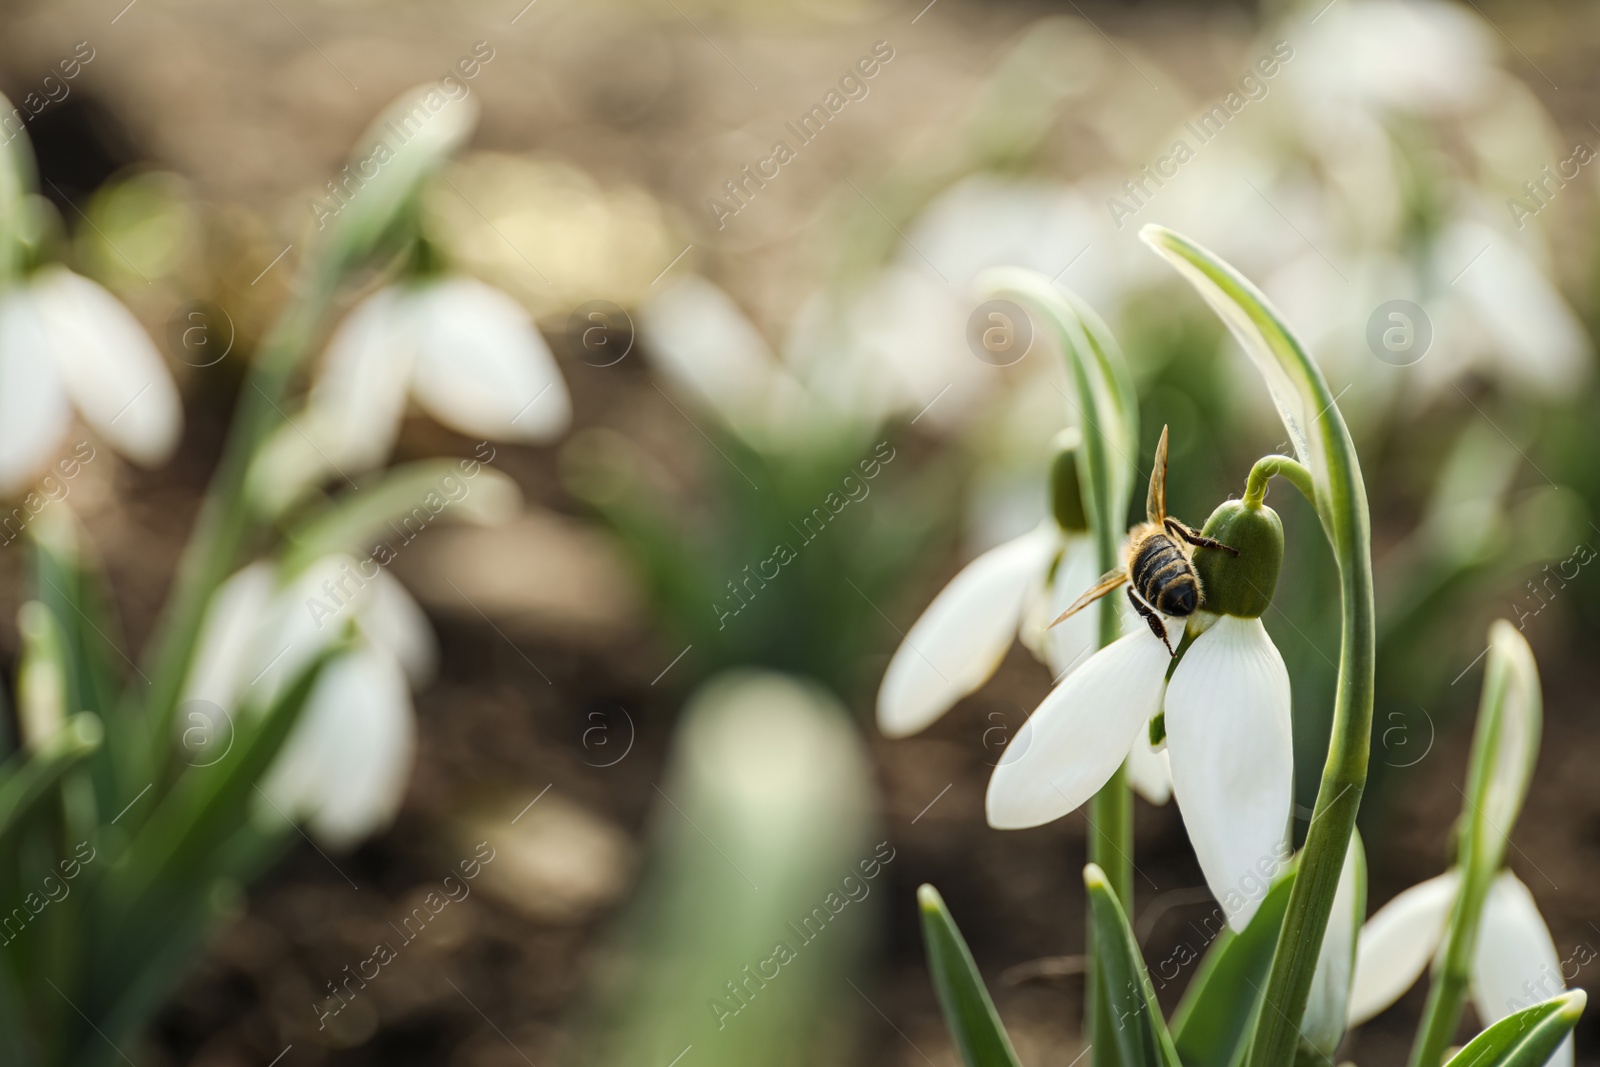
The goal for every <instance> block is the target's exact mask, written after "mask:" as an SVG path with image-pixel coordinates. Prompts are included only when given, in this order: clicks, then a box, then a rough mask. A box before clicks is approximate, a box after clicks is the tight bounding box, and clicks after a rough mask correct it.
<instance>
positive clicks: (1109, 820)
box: [1084, 522, 1133, 1067]
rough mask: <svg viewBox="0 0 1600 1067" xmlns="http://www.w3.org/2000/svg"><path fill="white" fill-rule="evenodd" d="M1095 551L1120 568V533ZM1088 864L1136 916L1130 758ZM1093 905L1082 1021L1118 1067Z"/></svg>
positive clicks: (1113, 619) (1099, 1058)
mask: <svg viewBox="0 0 1600 1067" xmlns="http://www.w3.org/2000/svg"><path fill="white" fill-rule="evenodd" d="M1095 547H1096V549H1097V552H1096V555H1097V556H1098V557H1099V565H1100V570H1101V572H1102V573H1104V572H1106V571H1109V570H1111V569H1112V568H1113V567H1115V566H1116V561H1117V537H1116V534H1115V532H1113V531H1111V530H1109V524H1108V523H1104V522H1102V523H1100V524H1098V527H1097V529H1096V530H1095ZM1099 610H1100V619H1099V622H1100V632H1099V637H1098V640H1097V642H1096V644H1097V645H1098V646H1099V647H1100V648H1104V647H1106V646H1107V645H1109V644H1110V643H1111V642H1113V641H1115V640H1116V639H1117V636H1118V633H1119V630H1120V624H1119V622H1118V618H1117V598H1116V597H1109V596H1108V597H1102V598H1101V600H1100V604H1099ZM1088 851H1089V862H1090V863H1096V864H1099V866H1100V869H1101V870H1103V871H1104V872H1105V876H1106V882H1107V884H1109V885H1110V887H1111V891H1112V892H1113V893H1115V894H1116V897H1117V900H1118V901H1119V902H1120V903H1121V904H1122V909H1123V911H1125V912H1127V913H1128V914H1129V915H1132V914H1133V793H1132V791H1131V790H1130V789H1129V786H1128V765H1127V763H1126V762H1124V763H1123V765H1122V766H1121V767H1119V768H1117V772H1116V773H1115V774H1113V775H1112V776H1111V779H1110V781H1108V782H1106V784H1105V785H1103V786H1101V787H1100V791H1099V792H1097V793H1096V794H1095V795H1094V796H1093V797H1092V798H1090V800H1089V849H1088ZM1094 929H1095V921H1094V909H1093V906H1092V905H1090V906H1089V917H1088V920H1087V922H1086V924H1085V926H1084V942H1085V952H1086V955H1087V957H1088V964H1089V965H1088V968H1087V975H1086V980H1085V984H1084V1021H1085V1025H1086V1027H1087V1030H1088V1037H1089V1047H1090V1048H1093V1049H1095V1050H1096V1051H1095V1052H1094V1054H1093V1058H1092V1061H1091V1062H1092V1063H1093V1064H1094V1067H1120V1059H1121V1057H1120V1054H1119V1052H1118V1049H1117V1041H1116V1036H1115V1035H1116V1027H1117V1025H1118V1023H1117V1020H1116V1019H1115V1018H1114V1017H1113V1015H1112V1012H1111V997H1110V995H1109V993H1110V991H1109V990H1108V989H1106V988H1105V985H1104V981H1103V978H1102V975H1101V967H1100V966H1099V952H1098V951H1097V950H1096V946H1095V937H1094Z"/></svg>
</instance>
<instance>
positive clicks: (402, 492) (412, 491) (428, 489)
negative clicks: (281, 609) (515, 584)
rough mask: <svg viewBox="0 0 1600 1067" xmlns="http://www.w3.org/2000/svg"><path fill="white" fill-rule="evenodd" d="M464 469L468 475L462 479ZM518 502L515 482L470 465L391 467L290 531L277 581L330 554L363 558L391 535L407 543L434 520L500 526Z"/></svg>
mask: <svg viewBox="0 0 1600 1067" xmlns="http://www.w3.org/2000/svg"><path fill="white" fill-rule="evenodd" d="M469 467H470V468H474V470H473V473H472V474H468V473H466V472H467V469H468V468H469ZM521 502H522V493H521V491H520V490H519V489H518V488H517V483H516V482H514V481H512V480H511V479H510V478H509V477H507V476H506V475H505V474H503V473H501V472H500V471H498V470H495V469H494V468H493V467H489V466H487V465H485V464H482V463H480V462H478V461H477V460H475V459H472V460H468V459H463V460H446V459H433V460H423V461H421V462H417V463H408V464H406V465H404V466H401V467H394V468H392V469H390V470H388V471H386V472H384V474H383V475H382V476H381V477H380V478H378V479H376V480H375V481H373V482H372V483H370V484H368V485H364V486H362V487H361V488H359V489H352V490H350V491H349V492H346V493H342V494H340V495H339V496H338V497H337V498H335V499H334V500H333V501H332V502H331V503H329V504H327V505H326V506H324V507H322V508H320V509H318V510H317V511H316V512H315V513H314V514H312V515H310V516H309V517H307V518H306V519H304V520H302V521H301V522H300V523H298V524H297V525H296V526H295V527H294V528H293V529H291V530H290V531H289V534H288V536H289V541H290V543H291V545H292V547H291V548H290V549H289V550H288V551H287V552H286V553H285V554H284V560H283V567H282V576H283V579H284V580H285V581H287V580H288V579H289V578H292V577H293V576H295V575H296V574H299V573H300V572H301V571H302V570H304V569H305V568H306V567H309V566H310V565H311V564H312V563H315V562H316V561H317V560H319V559H321V558H322V557H324V556H327V555H330V554H332V553H335V552H343V553H348V554H358V553H363V552H367V551H369V550H370V549H371V548H372V546H373V544H374V543H375V542H376V541H378V540H380V539H381V540H384V541H388V540H389V538H390V536H391V535H392V534H397V536H399V537H401V538H404V539H407V540H408V539H409V538H410V537H413V536H415V532H414V531H419V530H420V529H421V528H422V527H425V526H427V525H429V524H430V523H432V522H433V521H435V520H437V519H444V518H449V519H458V520H465V521H468V522H475V523H481V524H486V525H487V524H493V523H498V522H503V521H505V520H506V519H508V518H510V517H511V516H513V515H515V514H516V513H517V509H518V508H519V507H520V506H521ZM395 523H398V524H399V530H398V532H397V531H396V530H395V528H394V527H393V525H392V524H395ZM379 562H380V563H381V562H383V561H382V560H379Z"/></svg>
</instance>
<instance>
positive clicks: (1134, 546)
mask: <svg viewBox="0 0 1600 1067" xmlns="http://www.w3.org/2000/svg"><path fill="white" fill-rule="evenodd" d="M1146 527H1148V528H1146ZM1128 578H1129V581H1130V583H1131V584H1132V586H1133V588H1134V591H1135V592H1137V593H1138V594H1139V596H1140V597H1141V598H1142V599H1143V600H1144V602H1145V603H1146V604H1148V605H1150V606H1151V607H1152V608H1154V609H1155V610H1157V611H1159V612H1160V613H1161V614H1163V615H1167V616H1173V617H1177V618H1182V617H1183V616H1186V615H1191V614H1193V613H1194V610H1195V608H1197V607H1199V606H1200V579H1199V576H1198V575H1196V574H1195V570H1194V565H1193V564H1192V563H1190V561H1189V555H1188V553H1187V552H1185V551H1184V549H1183V546H1182V545H1180V544H1179V543H1178V542H1177V540H1176V539H1175V538H1173V537H1171V536H1170V535H1168V534H1167V533H1166V532H1165V531H1164V530H1162V529H1161V528H1160V527H1157V526H1154V524H1150V523H1146V524H1145V525H1144V526H1143V527H1140V528H1138V529H1136V530H1135V531H1134V534H1133V536H1132V537H1130V538H1129V545H1128Z"/></svg>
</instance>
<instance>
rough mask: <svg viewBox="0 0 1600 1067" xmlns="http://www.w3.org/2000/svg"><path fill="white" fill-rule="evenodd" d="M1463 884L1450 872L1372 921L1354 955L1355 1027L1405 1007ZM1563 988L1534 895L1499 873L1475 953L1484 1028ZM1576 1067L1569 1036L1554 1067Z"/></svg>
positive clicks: (1475, 987)
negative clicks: (1392, 1008)
mask: <svg viewBox="0 0 1600 1067" xmlns="http://www.w3.org/2000/svg"><path fill="white" fill-rule="evenodd" d="M1460 885H1461V874H1460V872H1459V871H1455V870H1450V871H1446V872H1445V873H1444V874H1441V875H1439V876H1438V877H1436V878H1430V879H1428V880H1427V881H1426V882H1422V883H1421V884H1419V885H1414V886H1412V887H1411V888H1410V889H1407V890H1406V891H1405V892H1403V893H1401V894H1400V895H1399V896H1397V897H1395V898H1394V899H1393V900H1391V901H1389V903H1387V904H1385V905H1384V906H1383V907H1381V908H1379V909H1378V911H1377V912H1376V913H1375V914H1374V915H1373V916H1372V918H1370V919H1368V920H1367V922H1366V925H1364V926H1363V927H1362V928H1361V939H1360V943H1359V945H1358V947H1357V949H1356V972H1355V979H1354V982H1353V984H1352V986H1351V990H1350V1025H1351V1026H1359V1025H1361V1024H1362V1023H1364V1022H1366V1021H1367V1020H1368V1019H1370V1018H1372V1017H1373V1016H1374V1015H1377V1014H1378V1013H1379V1012H1381V1011H1383V1010H1384V1009H1385V1008H1387V1007H1389V1005H1391V1004H1393V1003H1394V1002H1395V1001H1397V1000H1399V999H1400V995H1401V994H1402V993H1404V992H1405V991H1406V990H1407V989H1410V988H1411V986H1412V984H1413V983H1414V982H1416V980H1417V979H1418V978H1419V977H1420V976H1421V974H1422V972H1423V970H1424V969H1426V968H1427V966H1428V963H1429V961H1430V960H1432V959H1433V958H1434V956H1435V955H1436V953H1437V952H1438V951H1439V949H1440V947H1441V944H1442V942H1443V940H1444V933H1445V928H1446V925H1447V924H1448V921H1449V918H1450V910H1451V908H1452V907H1453V906H1454V904H1455V900H1456V892H1457V890H1458V889H1459V888H1460ZM1565 989H1566V981H1565V978H1564V976H1563V975H1562V973H1561V958H1560V956H1558V955H1557V954H1556V946H1555V941H1554V940H1553V939H1552V938H1551V936H1550V929H1549V927H1547V926H1546V925H1545V922H1544V918H1543V917H1542V916H1540V914H1539V907H1538V905H1537V904H1535V903H1534V900H1533V894H1532V893H1530V892H1528V887H1527V886H1525V885H1523V884H1522V882H1521V881H1520V880H1519V879H1518V878H1517V876H1516V875H1514V874H1512V873H1511V872H1510V871H1501V872H1500V874H1499V875H1498V876H1497V877H1496V878H1495V880H1494V883H1493V884H1492V885H1491V886H1490V888H1489V895H1488V897H1487V899H1485V901H1484V904H1483V915H1482V917H1481V918H1480V920H1479V925H1478V944H1477V947H1476V949H1475V950H1474V953H1473V964H1472V1003H1473V1006H1474V1007H1475V1008H1476V1009H1477V1012H1478V1021H1479V1022H1480V1023H1482V1024H1483V1025H1484V1026H1485V1027H1488V1026H1491V1025H1493V1024H1494V1023H1496V1022H1499V1021H1500V1020H1501V1019H1503V1018H1505V1017H1506V1016H1507V1015H1510V1014H1512V1013H1513V1012H1517V1011H1520V1010H1522V1009H1523V1008H1528V1007H1532V1006H1533V1005H1534V1004H1537V1003H1539V1002H1540V1001H1543V1000H1548V999H1550V998H1551V997H1553V996H1556V995H1557V994H1559V993H1561V992H1562V991H1564V990H1565ZM1572 1061H1573V1051H1572V1038H1571V1037H1570V1036H1569V1037H1568V1038H1567V1039H1566V1041H1564V1042H1562V1044H1561V1047H1560V1048H1559V1049H1557V1050H1556V1053H1555V1055H1554V1056H1552V1057H1551V1058H1550V1060H1549V1063H1550V1064H1551V1065H1552V1067H1572Z"/></svg>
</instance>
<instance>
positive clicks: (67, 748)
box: [0, 712, 103, 837]
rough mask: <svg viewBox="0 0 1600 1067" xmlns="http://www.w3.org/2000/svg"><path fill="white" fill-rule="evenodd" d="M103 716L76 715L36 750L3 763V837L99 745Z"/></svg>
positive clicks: (0, 829) (0, 785) (0, 774)
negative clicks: (41, 747) (101, 718)
mask: <svg viewBox="0 0 1600 1067" xmlns="http://www.w3.org/2000/svg"><path fill="white" fill-rule="evenodd" d="M102 735H103V731H102V730H101V729H100V720H99V719H98V718H96V717H95V716H94V715H91V714H90V713H88V712H83V713H82V714H79V715H74V716H73V717H72V718H70V719H68V720H67V724H66V725H65V726H64V727H62V729H61V731H60V732H59V733H57V734H56V735H55V736H54V737H52V738H51V739H50V740H49V742H47V743H46V744H45V746H44V748H43V749H41V750H40V751H38V752H35V753H29V752H27V751H26V750H24V751H23V752H19V753H18V754H17V755H15V756H13V757H11V759H10V760H8V761H6V765H5V766H4V767H0V837H4V836H5V835H6V834H8V833H10V832H11V830H12V829H13V828H14V827H15V826H16V825H17V824H18V823H19V822H21V821H22V819H23V818H25V817H26V816H27V814H28V813H29V812H30V811H32V810H33V806H34V805H35V804H37V803H39V801H40V800H42V799H43V798H44V797H45V795H46V794H47V793H48V792H49V791H50V788H51V787H52V786H54V785H55V784H56V782H58V781H60V779H61V776H62V775H63V774H65V773H67V771H69V770H71V769H72V767H74V766H75V765H76V764H78V763H80V762H81V761H83V760H85V759H87V758H88V757H89V756H90V755H91V754H92V753H93V752H94V750H95V749H97V748H99V747H100V741H101V738H102Z"/></svg>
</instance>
